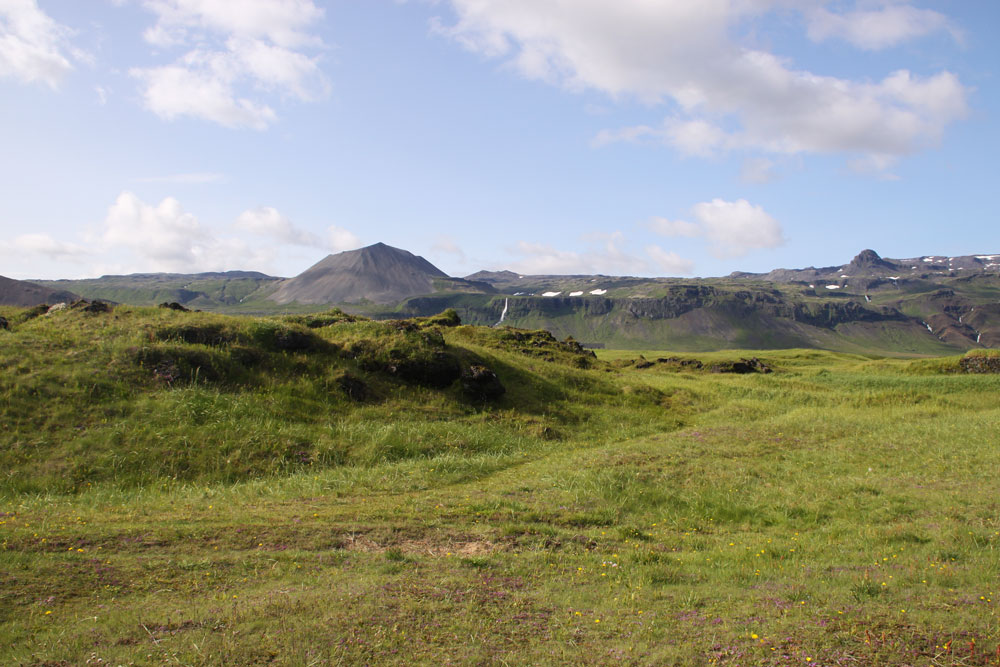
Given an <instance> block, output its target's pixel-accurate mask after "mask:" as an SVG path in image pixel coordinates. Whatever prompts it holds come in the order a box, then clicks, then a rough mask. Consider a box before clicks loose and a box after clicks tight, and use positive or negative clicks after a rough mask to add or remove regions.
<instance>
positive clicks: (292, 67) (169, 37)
mask: <svg viewBox="0 0 1000 667" xmlns="http://www.w3.org/2000/svg"><path fill="white" fill-rule="evenodd" d="M143 5H144V6H145V7H146V8H147V9H148V10H150V11H151V12H153V13H154V14H155V15H156V17H157V22H156V24H155V25H154V26H152V27H151V28H149V29H148V30H146V32H145V33H144V37H145V39H146V41H147V42H149V43H150V44H151V45H153V46H156V47H159V48H163V49H187V50H186V51H185V52H184V53H183V54H182V55H181V56H180V57H178V58H177V59H176V60H175V61H174V62H172V63H170V64H167V65H162V66H159V67H146V68H140V67H137V68H133V69H132V70H130V74H131V75H132V76H133V77H134V78H136V79H137V80H139V81H140V82H141V84H142V87H143V90H142V95H143V102H144V104H145V106H146V108H147V109H149V110H150V111H152V112H153V113H155V114H157V115H158V116H160V117H161V118H164V119H166V120H174V119H176V118H180V117H184V116H189V117H193V118H201V119H204V120H209V121H212V122H215V123H218V124H220V125H223V126H225V127H231V128H253V129H257V130H263V129H266V128H267V127H268V126H269V125H271V124H272V123H274V122H275V121H276V120H277V113H276V112H275V110H274V108H273V107H272V106H271V104H270V98H271V97H273V96H277V97H278V98H281V99H296V100H299V101H303V102H308V101H312V100H315V99H318V98H321V97H323V96H325V95H327V94H328V93H329V82H328V81H327V79H326V77H325V76H324V74H323V72H322V71H321V70H320V68H319V59H318V57H316V56H312V55H307V53H306V52H304V50H305V49H316V48H320V47H322V46H323V43H322V41H321V40H320V39H319V38H318V37H316V36H315V35H313V34H312V33H310V28H311V27H312V26H313V25H314V24H315V23H316V22H317V21H318V20H320V19H321V18H322V16H323V10H321V9H319V8H318V7H316V5H315V4H313V2H312V0H242V1H241V2H239V3H233V2H227V1H225V0H146V2H144V3H143Z"/></svg>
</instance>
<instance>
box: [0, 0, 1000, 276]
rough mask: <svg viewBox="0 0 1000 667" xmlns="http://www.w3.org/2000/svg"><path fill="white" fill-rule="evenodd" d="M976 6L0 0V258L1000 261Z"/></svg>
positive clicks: (113, 261) (474, 265)
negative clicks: (994, 257) (348, 255)
mask: <svg viewBox="0 0 1000 667" xmlns="http://www.w3.org/2000/svg"><path fill="white" fill-rule="evenodd" d="M998 32H1000V2H996V0H961V1H954V0H952V1H940V2H934V1H926V2H924V1H916V0H914V1H912V2H911V1H908V0H699V1H698V2H691V1H689V0H0V275H4V276H8V277H13V278H21V279H31V278H37V279H54V278H85V277H96V276H100V275H104V274H122V273H133V272H160V271H163V272H179V273H193V272H200V271H225V270H257V271H263V272H265V273H269V274H271V275H279V276H293V275H296V274H298V273H300V272H302V271H303V270H305V269H306V268H308V267H309V266H310V265H312V264H314V263H315V262H317V261H319V260H321V259H322V258H323V257H325V256H326V255H327V254H329V253H335V252H342V251H345V250H351V249H354V248H359V247H362V246H365V245H370V244H373V243H377V242H383V243H387V244H389V245H391V246H395V247H398V248H403V249H406V250H409V251H411V252H413V253H415V254H418V255H422V256H424V257H426V258H427V259H428V260H430V261H431V262H432V263H434V264H435V265H437V266H438V267H439V268H441V269H442V270H444V271H445V272H446V273H448V274H450V275H454V276H464V275H468V274H470V273H473V272H475V271H479V270H482V269H488V270H502V269H509V270H513V271H517V272H520V273H558V274H567V273H586V274H592V273H601V274H607V275H639V276H692V277H693V276H722V275H727V274H729V273H730V272H732V271H756V272H764V271H769V270H771V269H773V268H778V267H783V268H800V267H804V266H831V265H837V264H842V263H846V262H847V261H849V260H850V259H851V258H852V257H853V256H854V255H855V254H857V253H858V252H859V251H861V250H862V249H865V248H872V249H874V250H876V251H877V252H879V253H880V254H881V255H883V256H886V257H894V258H906V257H915V256H920V255H933V254H936V255H966V254H981V253H996V252H1000V224H998V222H1000V221H998V216H997V215H996V211H997V198H998V192H1000V189H998V188H997V182H998V176H1000V168H998V166H997V165H998V162H997V156H998V155H1000V119H998V117H1000V82H998V80H997V74H998V69H1000V42H998V40H997V39H996V35H997V34H998Z"/></svg>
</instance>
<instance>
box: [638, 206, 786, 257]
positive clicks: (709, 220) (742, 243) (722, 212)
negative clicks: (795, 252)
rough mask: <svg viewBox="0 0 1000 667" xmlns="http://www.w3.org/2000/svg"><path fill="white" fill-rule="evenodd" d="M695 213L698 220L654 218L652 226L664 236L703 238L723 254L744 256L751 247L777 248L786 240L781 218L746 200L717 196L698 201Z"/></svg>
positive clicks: (692, 210)
mask: <svg viewBox="0 0 1000 667" xmlns="http://www.w3.org/2000/svg"><path fill="white" fill-rule="evenodd" d="M691 214H692V215H693V216H694V218H695V219H696V220H697V222H696V223H694V222H687V221H684V220H667V219H665V218H654V219H653V220H652V221H651V222H650V224H649V227H650V229H652V230H653V231H654V232H657V233H658V234H661V235H663V236H672V237H677V236H684V237H703V238H705V239H706V240H708V242H709V243H710V244H711V249H712V252H713V254H715V255H717V256H719V257H742V256H743V255H745V254H747V253H748V252H750V251H751V250H759V249H762V248H775V247H777V246H780V245H782V244H784V242H785V237H784V233H783V232H782V229H781V225H780V224H779V223H778V221H777V220H775V219H774V218H773V217H771V216H770V215H769V214H768V213H767V212H766V211H765V210H764V209H763V208H762V207H760V206H756V205H754V204H751V203H750V202H748V201H747V200H746V199H737V200H736V201H725V200H723V199H713V200H712V201H710V202H702V203H700V204H695V205H694V206H693V207H692V208H691Z"/></svg>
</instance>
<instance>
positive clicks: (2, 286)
mask: <svg viewBox="0 0 1000 667" xmlns="http://www.w3.org/2000/svg"><path fill="white" fill-rule="evenodd" d="M79 298H80V297H79V296H78V295H76V294H74V293H73V292H69V291H67V290H59V289H52V288H50V287H45V286H44V285H37V284H35V283H30V282H27V281H24V280H14V279H12V278H4V277H3V276H0V305H3V306H38V305H40V304H43V303H49V304H56V303H64V302H67V303H68V302H70V301H76V300H77V299H79Z"/></svg>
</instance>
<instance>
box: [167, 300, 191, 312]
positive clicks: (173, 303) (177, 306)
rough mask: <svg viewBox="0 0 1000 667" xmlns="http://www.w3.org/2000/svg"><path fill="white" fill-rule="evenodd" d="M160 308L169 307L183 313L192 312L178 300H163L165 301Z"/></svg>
mask: <svg viewBox="0 0 1000 667" xmlns="http://www.w3.org/2000/svg"><path fill="white" fill-rule="evenodd" d="M160 308H167V309H169V310H176V311H178V312H181V313H190V312H191V311H190V310H189V309H187V308H185V307H184V306H182V305H181V304H179V303H177V302H176V301H171V302H169V303H168V302H163V303H161V304H160Z"/></svg>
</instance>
